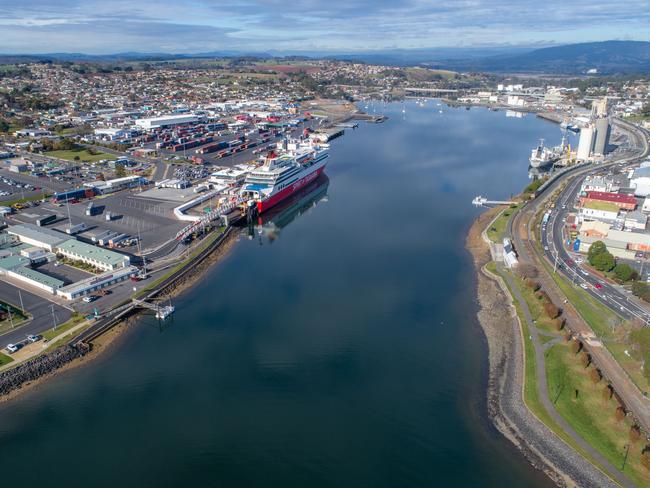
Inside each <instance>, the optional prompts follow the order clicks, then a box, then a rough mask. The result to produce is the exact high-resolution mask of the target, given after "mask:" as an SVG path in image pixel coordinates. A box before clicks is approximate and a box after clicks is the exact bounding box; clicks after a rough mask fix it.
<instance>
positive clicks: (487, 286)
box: [466, 208, 618, 487]
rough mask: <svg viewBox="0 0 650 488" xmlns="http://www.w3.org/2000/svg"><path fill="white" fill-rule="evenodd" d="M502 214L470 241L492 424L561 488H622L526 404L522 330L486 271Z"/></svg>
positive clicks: (484, 218) (481, 225)
mask: <svg viewBox="0 0 650 488" xmlns="http://www.w3.org/2000/svg"><path fill="white" fill-rule="evenodd" d="M499 210H500V209H498V208H495V209H491V210H489V211H487V212H485V213H483V214H481V215H480V216H479V217H478V218H477V219H476V220H475V222H474V223H473V225H472V226H471V228H470V230H469V233H468V236H467V241H466V248H467V249H468V251H469V252H470V253H471V255H472V259H473V261H474V266H475V267H476V271H477V298H478V304H479V311H478V313H477V317H478V320H479V323H480V325H481V328H482V330H483V332H484V334H485V337H486V340H487V344H488V350H489V353H488V361H489V380H488V391H487V407H488V415H489V417H490V420H491V421H492V422H493V423H494V425H495V426H496V428H497V429H498V430H499V431H500V432H501V433H502V434H503V435H504V436H505V437H506V438H507V439H509V440H510V441H511V442H512V443H513V444H515V446H517V448H519V449H520V450H521V451H522V453H523V454H524V456H525V457H526V458H527V459H528V461H529V462H530V463H531V464H532V465H533V466H534V467H535V468H537V469H539V470H541V471H543V472H544V473H545V474H546V475H547V476H549V478H550V479H551V480H552V481H553V482H554V483H555V484H557V485H558V486H562V487H572V486H612V487H614V486H618V485H616V484H615V483H614V482H613V481H612V480H611V479H610V478H609V477H608V476H606V475H605V474H604V473H602V472H601V471H599V470H598V469H597V468H596V467H595V466H593V465H592V464H591V463H589V462H588V461H587V460H585V459H584V458H583V457H582V456H581V455H580V454H578V453H577V452H576V451H574V450H573V449H572V448H571V447H570V446H568V445H567V444H566V443H565V442H564V441H563V440H561V439H560V438H559V437H557V436H556V435H555V434H554V433H553V432H552V431H551V430H550V429H549V428H548V427H546V426H545V425H544V424H543V423H542V422H541V421H540V420H539V419H538V418H537V417H536V416H535V415H533V414H532V412H531V411H530V410H529V409H528V407H527V406H526V405H525V403H524V395H523V387H524V366H525V364H524V346H523V336H522V328H521V326H520V324H519V321H518V318H517V315H516V312H515V310H514V306H513V304H512V300H511V298H510V294H509V293H508V291H507V289H506V288H505V285H504V284H503V283H502V282H501V280H500V279H498V278H496V277H494V276H492V275H491V274H490V273H489V272H487V271H486V270H485V268H484V266H485V265H486V264H487V263H488V262H489V261H490V260H491V257H490V252H489V247H488V245H487V243H486V242H485V241H484V239H483V235H482V233H483V230H484V229H485V228H486V227H487V225H488V224H489V223H490V222H491V221H492V220H493V218H494V217H495V216H496V215H497V214H498V212H499ZM495 282H496V283H495ZM495 284H497V285H498V286H495Z"/></svg>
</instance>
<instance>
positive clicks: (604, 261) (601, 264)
mask: <svg viewBox="0 0 650 488" xmlns="http://www.w3.org/2000/svg"><path fill="white" fill-rule="evenodd" d="M589 263H590V264H591V265H592V266H593V267H594V268H596V269H597V270H598V271H611V270H612V268H614V266H615V265H616V261H615V260H614V256H613V255H612V253H609V252H607V251H605V252H602V253H600V254H596V255H595V256H594V257H593V259H592V260H591V261H589Z"/></svg>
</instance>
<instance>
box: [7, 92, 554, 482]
mask: <svg viewBox="0 0 650 488" xmlns="http://www.w3.org/2000/svg"><path fill="white" fill-rule="evenodd" d="M436 103H437V102H435V101H428V102H426V103H425V104H423V106H419V105H418V104H416V103H414V102H410V103H406V104H405V105H402V104H398V103H396V104H389V105H387V106H384V105H383V104H382V105H377V106H376V111H377V113H386V114H387V115H389V117H390V119H389V120H388V121H387V122H385V123H383V124H376V125H375V124H365V123H361V124H360V127H359V128H358V129H356V130H354V131H353V130H348V131H347V133H346V135H345V136H344V137H342V138H340V139H337V140H336V141H334V142H333V144H332V150H331V156H330V161H329V164H328V167H327V170H326V173H327V175H328V179H324V180H320V181H319V183H320V185H314V186H313V187H310V188H309V189H308V190H307V191H306V192H305V193H304V194H303V195H301V197H300V198H298V199H296V200H294V201H292V202H290V205H288V206H285V207H284V208H281V209H278V211H277V212H275V215H272V216H271V217H272V218H271V221H272V223H267V224H266V225H265V226H264V228H263V229H260V228H256V229H251V230H250V231H249V230H247V229H245V230H243V231H242V237H241V240H240V242H239V243H238V244H237V245H236V246H235V248H234V250H233V251H232V253H231V254H230V255H229V256H228V257H227V258H226V259H225V260H224V261H223V262H222V263H221V264H219V265H218V266H217V267H215V268H213V269H212V270H211V271H210V272H209V273H208V274H207V275H206V276H205V277H204V278H203V279H202V280H201V282H200V283H199V284H198V285H197V286H195V287H194V288H192V289H190V290H188V291H187V292H185V293H184V294H183V295H181V296H180V297H178V298H177V299H176V300H175V303H174V304H175V306H176V312H175V314H174V315H173V318H171V319H168V321H167V324H166V325H167V326H166V327H165V328H164V329H162V330H161V329H160V328H159V327H158V323H157V321H156V320H155V319H154V318H153V317H151V316H149V317H143V318H142V319H141V320H139V323H138V324H136V325H135V326H134V327H133V330H132V331H131V332H129V333H128V334H127V336H126V337H125V338H124V340H123V343H122V344H120V347H119V348H116V349H115V350H114V351H112V352H111V353H110V354H107V355H105V356H102V357H101V358H100V359H98V360H97V361H95V362H93V363H92V364H91V365H89V366H87V367H84V368H78V369H74V370H72V371H69V372H66V373H65V374H63V375H60V376H58V377H56V378H54V379H53V380H52V381H49V382H48V383H47V384H45V385H43V386H42V387H39V388H38V389H36V390H34V391H31V392H28V393H27V394H25V395H23V396H21V397H20V398H18V399H17V400H16V401H13V402H11V403H9V404H8V405H5V406H2V407H0V459H1V460H2V466H3V468H4V469H3V480H4V482H5V483H7V484H15V485H16V486H36V485H37V484H42V483H47V484H48V485H49V486H66V487H74V486H120V485H122V486H139V487H149V486H151V487H154V486H155V487H166V486H170V487H171V486H224V487H259V486H267V487H306V486H309V487H314V488H315V487H341V486H350V487H365V486H367V487H402V486H408V487H431V486H464V487H467V486H487V487H503V486H527V487H545V486H550V485H551V484H550V482H549V481H548V480H547V479H546V478H545V477H544V476H543V475H541V474H540V473H538V472H536V471H535V470H533V469H532V468H530V467H529V466H528V464H527V463H526V461H525V460H524V458H523V457H522V456H521V455H520V453H519V452H518V451H517V450H516V449H515V448H514V447H512V446H511V445H510V444H509V443H508V442H507V441H506V440H504V439H503V438H502V437H501V436H500V435H499V434H498V433H497V432H496V431H495V430H494V429H493V428H492V427H491V426H490V424H489V421H488V419H487V418H486V412H485V411H486V408H485V388H486V381H487V378H486V366H487V350H486V345H485V341H484V339H483V336H482V332H481V329H480V328H479V325H478V323H477V321H476V318H475V315H476V298H475V275H474V269H473V267H472V263H471V261H470V258H469V255H468V254H467V252H466V251H465V250H464V247H463V245H464V239H465V234H466V232H467V229H468V228H469V226H470V224H471V222H472V220H473V218H474V217H475V216H476V214H477V212H478V211H479V210H477V209H475V208H473V207H472V206H471V199H472V198H473V197H474V196H475V195H478V194H482V195H486V196H488V197H490V198H492V199H506V198H508V197H509V196H510V195H511V194H513V193H516V192H518V190H520V189H521V188H522V187H523V186H524V185H525V184H526V183H527V181H528V172H527V163H528V156H529V154H530V150H531V148H532V147H534V145H535V144H536V142H537V141H538V139H539V138H540V137H544V138H545V139H546V140H547V141H556V140H557V141H559V139H560V137H561V134H560V131H559V127H558V126H557V125H554V124H551V123H548V122H545V121H542V120H539V119H536V118H535V117H534V116H530V115H529V116H526V117H523V118H507V117H506V116H505V113H504V112H491V111H488V110H485V109H472V110H469V111H468V110H465V109H464V108H461V109H451V108H448V107H446V106H444V105H440V106H437V105H436ZM403 107H404V112H402V108H403ZM440 111H442V113H441V112H440Z"/></svg>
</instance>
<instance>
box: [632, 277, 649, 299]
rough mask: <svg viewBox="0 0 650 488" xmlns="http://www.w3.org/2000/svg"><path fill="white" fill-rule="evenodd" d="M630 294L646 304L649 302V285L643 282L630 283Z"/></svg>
mask: <svg viewBox="0 0 650 488" xmlns="http://www.w3.org/2000/svg"><path fill="white" fill-rule="evenodd" d="M632 293H634V295H635V296H637V297H639V298H641V299H642V300H644V301H646V302H650V285H648V284H647V283H644V282H643V281H635V282H633V283H632Z"/></svg>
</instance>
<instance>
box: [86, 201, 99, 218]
mask: <svg viewBox="0 0 650 488" xmlns="http://www.w3.org/2000/svg"><path fill="white" fill-rule="evenodd" d="M98 213H99V208H97V207H96V206H95V204H94V203H92V202H90V203H89V204H88V206H86V215H87V216H88V217H92V216H93V215H97V214H98Z"/></svg>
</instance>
